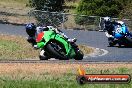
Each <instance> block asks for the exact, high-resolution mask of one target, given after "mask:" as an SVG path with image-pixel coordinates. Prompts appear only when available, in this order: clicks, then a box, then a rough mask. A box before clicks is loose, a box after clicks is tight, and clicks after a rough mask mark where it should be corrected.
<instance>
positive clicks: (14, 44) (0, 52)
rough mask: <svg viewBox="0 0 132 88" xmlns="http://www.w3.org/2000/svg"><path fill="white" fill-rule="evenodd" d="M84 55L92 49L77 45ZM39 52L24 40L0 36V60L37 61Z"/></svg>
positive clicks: (17, 37) (16, 37)
mask: <svg viewBox="0 0 132 88" xmlns="http://www.w3.org/2000/svg"><path fill="white" fill-rule="evenodd" d="M79 48H80V49H81V50H82V51H83V52H84V54H89V53H91V52H93V48H90V47H87V46H86V45H79ZM39 52H40V50H34V49H33V47H32V46H31V45H30V44H29V43H28V42H27V41H26V38H23V37H20V36H10V35H0V60H3V59H4V60H5V59H6V60H9V59H10V60H12V59H13V60H14V59H17V60H19V59H29V58H30V59H37V58H38V56H39Z"/></svg>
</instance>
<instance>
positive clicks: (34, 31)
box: [25, 23, 76, 49]
mask: <svg viewBox="0 0 132 88" xmlns="http://www.w3.org/2000/svg"><path fill="white" fill-rule="evenodd" d="M25 28H26V33H27V34H28V38H27V41H28V42H29V43H31V44H32V46H33V47H34V48H35V49H37V42H36V37H37V35H38V34H39V33H41V32H43V31H48V30H52V31H55V32H56V33H58V34H60V35H62V36H63V37H65V38H66V39H67V40H68V41H69V42H76V39H75V38H74V39H71V38H68V37H67V36H66V35H65V34H64V33H63V32H62V31H60V30H59V29H57V28H54V27H53V26H44V27H43V26H38V27H37V26H36V25H35V24H34V23H29V24H27V25H26V26H25Z"/></svg>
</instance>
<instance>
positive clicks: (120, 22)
mask: <svg viewBox="0 0 132 88" xmlns="http://www.w3.org/2000/svg"><path fill="white" fill-rule="evenodd" d="M117 23H119V24H121V25H125V23H124V22H123V21H117Z"/></svg>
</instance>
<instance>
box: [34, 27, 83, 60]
mask: <svg viewBox="0 0 132 88" xmlns="http://www.w3.org/2000/svg"><path fill="white" fill-rule="evenodd" d="M36 42H37V46H38V48H41V55H40V56H39V58H40V60H48V59H50V58H56V59H60V60H68V59H72V58H74V59H75V60H82V59H83V56H84V54H83V52H82V51H81V50H79V48H78V46H77V45H76V44H75V43H70V42H68V41H67V39H66V38H64V37H63V36H62V35H60V34H58V33H55V31H50V30H49V31H44V32H41V33H40V34H38V36H37V39H36ZM44 51H45V52H44Z"/></svg>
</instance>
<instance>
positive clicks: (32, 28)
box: [25, 23, 36, 37]
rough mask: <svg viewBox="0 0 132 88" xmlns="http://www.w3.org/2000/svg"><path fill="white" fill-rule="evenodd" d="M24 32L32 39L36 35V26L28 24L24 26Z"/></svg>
mask: <svg viewBox="0 0 132 88" xmlns="http://www.w3.org/2000/svg"><path fill="white" fill-rule="evenodd" d="M25 28H26V32H27V34H28V35H29V36H30V37H34V36H35V33H36V25H35V24H34V23H29V24H27V25H26V26H25Z"/></svg>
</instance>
